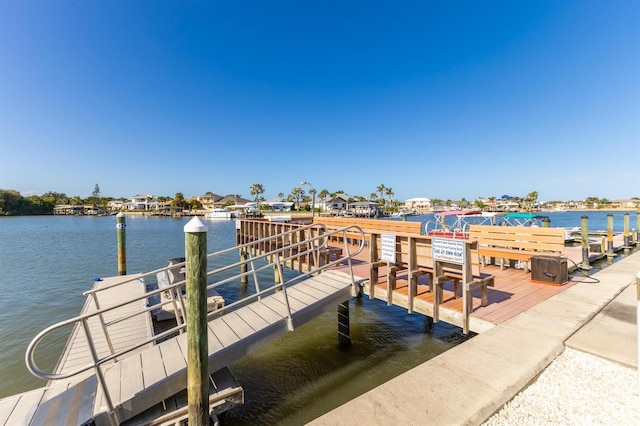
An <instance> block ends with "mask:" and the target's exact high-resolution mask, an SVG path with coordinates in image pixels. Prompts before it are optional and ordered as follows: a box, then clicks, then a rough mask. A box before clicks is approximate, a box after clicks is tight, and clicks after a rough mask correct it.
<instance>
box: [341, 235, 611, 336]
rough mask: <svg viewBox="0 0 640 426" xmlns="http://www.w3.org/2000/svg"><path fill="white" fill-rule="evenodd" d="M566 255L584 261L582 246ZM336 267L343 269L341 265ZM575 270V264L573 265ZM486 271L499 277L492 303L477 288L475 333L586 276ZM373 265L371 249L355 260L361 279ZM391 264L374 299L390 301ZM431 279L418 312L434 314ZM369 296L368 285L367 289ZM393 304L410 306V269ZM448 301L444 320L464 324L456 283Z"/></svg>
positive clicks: (422, 285)
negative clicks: (550, 278) (547, 278)
mask: <svg viewBox="0 0 640 426" xmlns="http://www.w3.org/2000/svg"><path fill="white" fill-rule="evenodd" d="M614 247H615V248H616V251H618V252H619V251H620V250H622V236H616V237H615V238H614ZM564 255H565V256H566V257H567V258H568V259H571V261H569V262H568V264H569V266H573V264H572V262H575V263H577V264H578V265H579V264H580V262H581V260H582V249H581V247H566V248H565V253H564ZM604 257H606V253H600V252H589V258H590V262H595V261H597V260H599V259H602V258H604ZM336 268H338V269H340V268H341V266H337V267H336ZM571 269H573V270H574V271H575V270H576V268H575V267H573V268H571ZM481 271H482V272H484V273H487V274H491V275H493V276H494V277H495V279H494V283H495V286H494V287H491V288H489V289H488V303H487V305H486V306H484V307H483V306H480V291H479V290H474V291H473V301H472V303H473V310H472V312H471V320H470V330H471V331H473V332H475V333H482V332H484V331H486V330H488V329H490V328H492V327H494V326H495V325H497V324H500V323H502V322H504V321H506V320H508V319H510V318H512V317H514V316H516V315H518V314H519V313H521V312H524V311H526V310H527V309H530V308H532V307H534V306H536V305H538V304H539V303H541V302H543V301H545V300H547V299H549V298H551V297H552V296H554V295H556V294H558V293H560V292H562V291H564V290H565V289H567V288H569V287H571V286H572V285H573V284H574V283H576V282H577V281H578V280H583V279H584V278H582V277H580V278H576V277H573V278H570V280H569V282H568V283H566V284H564V285H554V284H541V283H536V282H533V281H532V280H531V273H525V272H524V271H523V270H522V269H517V268H506V269H504V270H501V269H500V267H499V266H494V265H487V266H484V267H482V269H481ZM369 272H370V264H369V252H368V248H367V247H365V249H364V250H363V251H362V252H361V253H360V254H359V255H358V256H357V258H356V260H355V261H354V274H356V275H357V276H358V278H359V279H361V280H366V281H368V280H369V279H370V275H369ZM387 273H388V271H387V267H385V266H381V267H380V269H379V276H378V281H379V283H378V285H377V286H376V289H375V293H374V298H375V299H377V300H381V301H384V302H387V300H388V299H387V298H388V293H387V284H388V282H387ZM428 284H429V279H428V277H427V276H421V277H419V278H418V292H417V295H416V298H415V299H414V307H413V310H414V312H416V313H420V314H423V315H426V316H428V317H431V318H432V317H433V293H432V292H430V291H429V286H428ZM363 290H364V292H365V294H367V295H368V293H369V292H368V286H367V285H365V286H364V288H363ZM392 300H393V304H394V305H396V306H400V307H403V308H406V309H408V283H407V271H398V272H397V281H396V288H395V290H394V291H393V295H392ZM443 300H444V303H442V304H441V305H440V308H439V317H440V320H442V321H445V322H448V323H450V324H453V325H457V326H459V327H462V319H463V317H462V298H461V297H455V295H454V292H453V284H452V283H447V284H445V285H444V297H443Z"/></svg>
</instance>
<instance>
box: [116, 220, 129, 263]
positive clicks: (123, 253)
mask: <svg viewBox="0 0 640 426" xmlns="http://www.w3.org/2000/svg"><path fill="white" fill-rule="evenodd" d="M126 227H127V224H126V216H125V215H124V213H122V212H120V213H118V214H117V215H116V229H117V231H116V233H117V236H118V275H127V242H126V234H125V228H126Z"/></svg>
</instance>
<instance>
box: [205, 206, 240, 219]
mask: <svg viewBox="0 0 640 426" xmlns="http://www.w3.org/2000/svg"><path fill="white" fill-rule="evenodd" d="M233 217H234V214H233V212H230V211H228V210H226V209H223V208H215V209H213V210H211V211H209V212H206V213H205V214H204V218H205V219H232V218H233Z"/></svg>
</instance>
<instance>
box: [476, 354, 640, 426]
mask: <svg viewBox="0 0 640 426" xmlns="http://www.w3.org/2000/svg"><path fill="white" fill-rule="evenodd" d="M541 424H562V425H580V426H582V425H632V424H636V425H640V397H639V396H638V372H637V370H636V369H633V368H629V367H625V366H622V365H619V364H616V363H614V362H611V361H608V360H605V359H602V358H599V357H597V356H594V355H590V354H586V353H584V352H579V351H576V350H574V349H570V348H566V349H565V350H564V352H563V353H562V354H561V355H560V356H558V357H557V358H556V359H555V360H554V361H553V362H552V363H551V364H550V365H549V367H547V368H546V369H545V370H544V371H543V372H542V374H540V376H539V377H538V378H537V379H536V381H535V382H533V383H532V384H531V385H530V386H529V387H527V388H526V389H524V390H523V391H521V392H520V393H518V394H517V395H516V396H515V397H514V398H513V399H512V400H511V401H509V402H508V403H507V404H505V405H504V406H503V407H502V408H501V409H500V410H499V411H498V412H497V413H495V414H494V415H493V416H491V417H490V418H488V419H487V420H486V422H484V423H483V425H486V426H498V425H504V426H510V425H541Z"/></svg>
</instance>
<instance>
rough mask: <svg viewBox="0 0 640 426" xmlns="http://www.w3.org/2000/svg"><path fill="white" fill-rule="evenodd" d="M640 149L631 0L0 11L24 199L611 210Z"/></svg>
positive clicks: (0, 43) (2, 178)
mask: <svg viewBox="0 0 640 426" xmlns="http://www.w3.org/2000/svg"><path fill="white" fill-rule="evenodd" d="M639 157H640V2H638V1H635V0H627V1H618V0H606V1H604V0H603V1H589V0H587V1H537V0H536V1H512V0H508V1H507V0H505V1H484V2H478V1H447V2H442V1H439V2H435V1H427V0H423V1H416V2H413V1H407V2H388V1H386V2H380V1H371V0H369V1H346V2H345V1H321V2H320V1H318V2H316V1H277V2H274V1H233V2H231V1H206V2H205V1H191V2H176V1H159V0H150V1H32V0H19V1H18V0H15V1H14V0H4V1H2V2H0V188H2V189H15V190H18V191H20V192H21V193H22V194H23V195H25V196H27V195H31V194H42V193H44V192H47V191H55V192H64V193H66V194H67V195H70V196H74V195H79V196H81V197H86V196H89V195H91V192H92V191H93V189H94V186H95V184H99V185H100V189H101V192H102V195H103V196H113V197H121V196H124V197H130V196H133V195H135V194H142V193H144V194H146V193H150V194H155V195H166V196H173V195H175V193H177V192H182V193H183V194H184V195H185V196H187V197H190V196H192V195H201V194H204V193H205V192H207V191H211V192H214V193H217V194H220V195H226V194H240V195H242V196H244V197H246V198H251V197H250V196H249V188H250V186H251V184H252V183H256V182H257V183H261V184H262V185H263V186H264V188H265V194H264V196H265V197H266V198H274V197H276V196H277V194H278V193H280V192H282V193H284V194H285V195H286V194H288V193H289V192H290V191H291V189H292V188H293V187H295V186H299V184H300V181H301V180H307V181H309V182H310V183H311V184H312V185H313V186H314V187H315V188H316V189H317V190H318V191H320V190H322V189H327V190H329V191H330V192H334V191H337V190H343V191H345V192H346V193H348V194H351V195H363V196H368V195H369V194H371V193H372V192H375V191H376V188H377V187H378V186H379V185H380V184H383V185H385V186H386V187H390V188H392V190H393V192H394V194H395V196H394V198H397V199H400V200H404V199H407V198H412V197H429V198H439V199H457V198H460V197H465V198H467V199H470V200H472V199H475V198H478V197H483V196H484V197H488V196H492V195H493V196H500V195H502V194H510V195H519V196H526V195H527V194H528V193H529V192H531V191H538V193H539V197H538V199H539V200H544V201H548V200H568V199H583V198H585V197H588V196H597V197H604V198H608V199H619V198H629V197H633V196H640V175H639V169H638V167H637V163H638V158H639ZM308 188H309V187H308V186H305V187H303V189H306V190H308Z"/></svg>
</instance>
